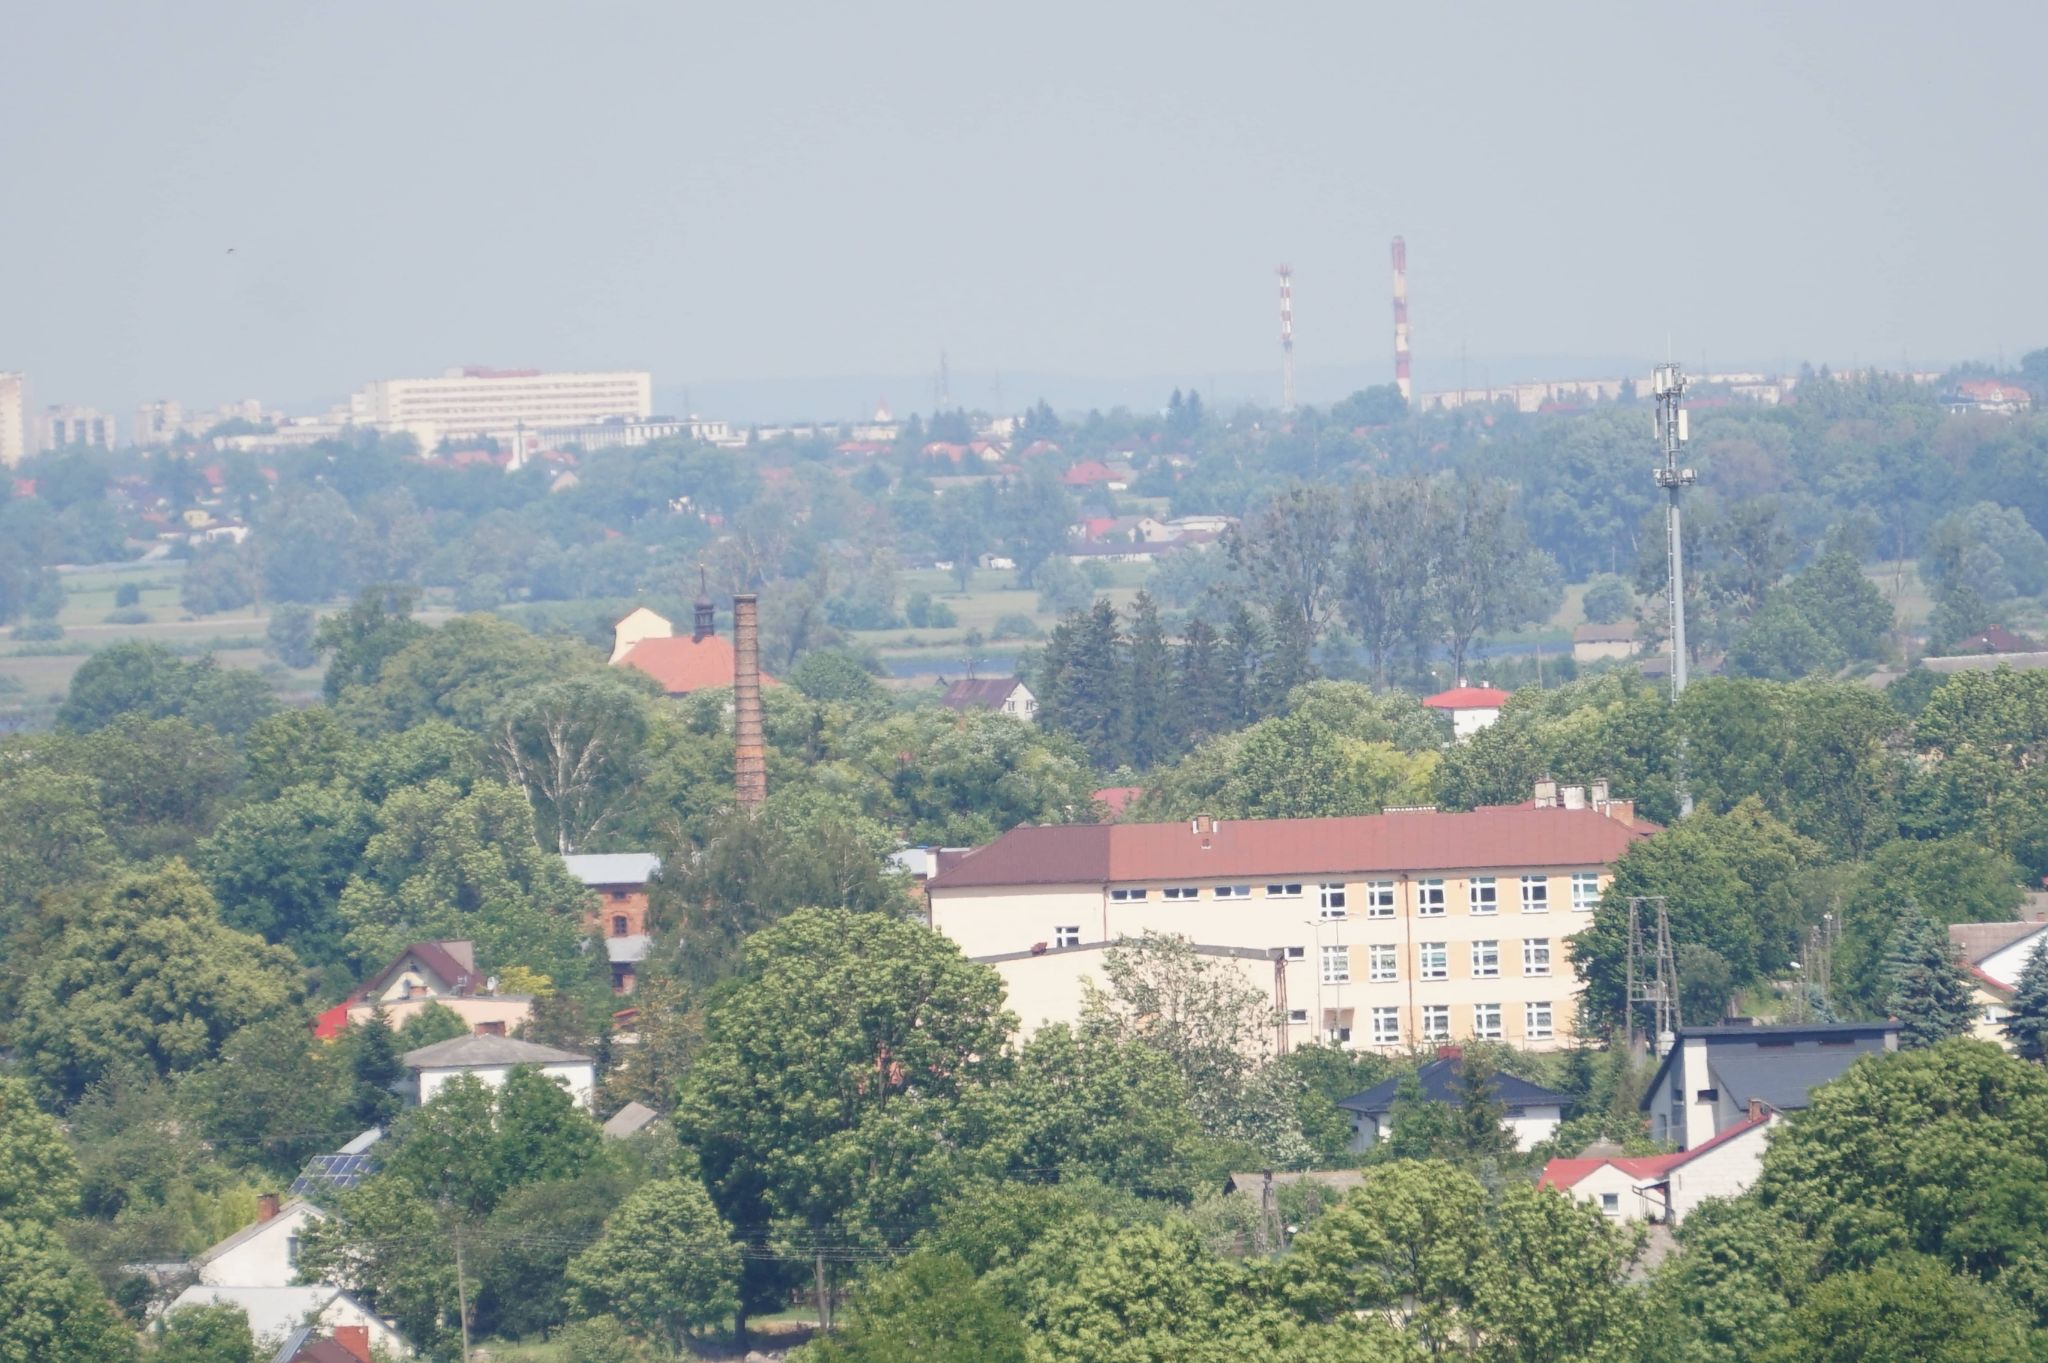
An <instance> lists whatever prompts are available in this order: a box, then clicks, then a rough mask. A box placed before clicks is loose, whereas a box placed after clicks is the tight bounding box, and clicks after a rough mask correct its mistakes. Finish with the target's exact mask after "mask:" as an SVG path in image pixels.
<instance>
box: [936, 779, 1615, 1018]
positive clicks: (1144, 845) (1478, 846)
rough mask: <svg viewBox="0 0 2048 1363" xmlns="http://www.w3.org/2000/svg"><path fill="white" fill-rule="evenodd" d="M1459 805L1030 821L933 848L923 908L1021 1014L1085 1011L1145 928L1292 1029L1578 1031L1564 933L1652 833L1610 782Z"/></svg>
mask: <svg viewBox="0 0 2048 1363" xmlns="http://www.w3.org/2000/svg"><path fill="white" fill-rule="evenodd" d="M1543 784H1544V788H1543V789H1542V790H1541V791H1540V792H1539V799H1538V802H1536V803H1532V804H1529V805H1520V806H1501V807H1495V808H1486V809H1478V810H1473V811H1470V812H1468V813H1444V812H1440V811H1437V810H1433V809H1432V810H1412V811H1397V812H1390V813H1386V814H1378V815H1371V816H1365V817H1359V818H1337V819H1268V820H1242V821H1228V820H1213V819H1208V818H1197V819H1193V820H1189V821H1187V822H1183V823H1158V824H1097V825H1069V826H1042V827H1026V828H1017V829H1013V830H1011V831H1010V832H1009V833H1006V834H1005V835H1003V836H1002V837H1001V838H998V839H997V840H996V841H995V842H993V843H990V844H989V845H987V846H986V847H981V848H976V849H975V850H973V851H971V852H967V853H963V854H954V855H942V858H941V861H940V869H939V872H938V874H936V875H935V876H933V877H932V878H931V879H930V880H928V881H926V882H925V886H924V889H925V892H926V895H927V897H928V902H929V905H930V914H931V924H932V926H933V927H934V928H936V929H937V930H939V931H940V932H943V933H945V934H946V935H947V936H949V937H951V938H953V940H954V941H956V942H958V943H959V944H960V946H961V948H962V950H964V951H965V952H966V953H967V954H968V955H969V956H971V957H974V958H976V959H978V960H982V961H984V962H986V963H988V964H989V965H992V966H993V967H994V968H995V969H996V970H997V971H998V972H999V973H1000V974H1001V975H1002V976H1003V979H1004V983H1005V986H1006V987H1007V989H1008V995H1009V1006H1010V1007H1011V1008H1012V1009H1013V1010H1014V1011H1015V1012H1017V1014H1018V1015H1019V1016H1020V1017H1021V1018H1022V1019H1023V1021H1024V1023H1025V1026H1026V1028H1027V1029H1029V1028H1032V1027H1036V1026H1038V1025H1040V1024H1043V1023H1046V1022H1055V1021H1069V1022H1071V1021H1073V1020H1074V1019H1075V1018H1076V1017H1077V1016H1078V1015H1079V1010H1080V1006H1081V1000H1082V997H1083V985H1082V981H1083V980H1084V979H1091V980H1095V981H1096V982H1098V983H1100V982H1101V973H1100V967H1101V962H1102V954H1103V952H1105V951H1106V950H1107V949H1108V948H1109V947H1110V946H1112V945H1114V944H1115V943H1116V942H1118V941H1119V940H1122V939H1125V938H1132V937H1138V936H1142V935H1143V934H1145V933H1147V932H1155V933H1165V934H1172V935H1177V936H1180V937H1184V938H1186V939H1188V940H1189V941H1190V942H1193V943H1194V944H1196V947H1197V950H1198V951H1199V952H1201V954H1203V955H1204V956H1206V957H1209V958H1211V959H1213V960H1216V961H1219V962H1227V963H1229V964H1230V965H1231V966H1233V967H1234V968H1235V969H1236V970H1237V971H1238V972H1239V973H1241V974H1242V976H1243V978H1244V979H1245V980H1246V981H1247V982H1248V983H1250V984H1252V985H1254V986H1255V987H1258V988H1260V989H1261V990H1262V991H1268V990H1269V991H1271V994H1272V998H1273V1006H1274V1008H1275V1010H1276V1013H1277V1015H1278V1016H1280V1017H1284V1018H1285V1019H1286V1022H1285V1025H1284V1035H1285V1037H1286V1043H1287V1045H1289V1046H1290V1047H1291V1046H1296V1045H1300V1044H1302V1043H1304V1042H1308V1041H1316V1040H1322V1041H1329V1042H1334V1043H1336V1044H1339V1045H1343V1046H1348V1047H1354V1048H1371V1049H1377V1050H1386V1051H1393V1050H1402V1049H1406V1048H1408V1047H1411V1046H1416V1045H1423V1044H1432V1043H1437V1042H1447V1041H1463V1040H1466V1039H1471V1038H1478V1039H1484V1040H1497V1041H1505V1042H1509V1043H1511V1044H1514V1045H1517V1046H1523V1047H1527V1048H1529V1049H1533V1050H1548V1049H1553V1048H1557V1047H1562V1046H1565V1045H1568V1044H1569V1043H1570V1042H1571V1040H1572V1039H1573V1032H1572V1026H1573V1021H1574V1013H1575V1005H1576V1001H1577V996H1578V993H1579V989H1580V982H1579V980H1578V979H1577V978H1576V977H1575V975H1574V974H1573V971H1572V966H1571V958H1570V954H1569V952H1568V951H1567V946H1568V944H1569V943H1570V941H1571V939H1572V937H1573V935H1574V934H1576V933H1577V932H1578V931H1580V929H1582V928H1584V927H1585V926H1586V925H1587V924H1588V923H1590V922H1591V921H1592V917H1593V908H1594V906H1595V905H1596V904H1597V903H1598V901H1599V899H1600V895H1601V892H1602V891H1603V890H1604V889H1605V888H1606V886H1607V883H1608V881H1609V880H1610V879H1611V877H1612V871H1613V865H1614V862H1615V861H1616V860H1617V859H1618V858H1619V857H1620V856H1621V854H1622V853H1623V852H1624V851H1626V850H1627V849H1628V847H1629V846H1630V845H1631V844H1633V843H1634V842H1635V841H1637V840H1638V839H1640V838H1644V837H1648V836H1650V835H1651V834H1652V833H1654V832H1655V831H1656V826H1655V825H1654V824H1648V823H1644V822H1640V821H1638V820H1637V819H1636V818H1635V809H1634V804H1633V802H1631V801H1626V800H1610V799H1608V798H1607V793H1606V790H1605V787H1604V785H1599V784H1596V785H1595V786H1594V787H1593V788H1592V791H1591V793H1590V795H1589V793H1588V792H1587V791H1586V790H1584V789H1583V788H1576V787H1570V788H1565V789H1562V790H1560V789H1559V788H1558V787H1556V786H1555V784H1554V783H1543Z"/></svg>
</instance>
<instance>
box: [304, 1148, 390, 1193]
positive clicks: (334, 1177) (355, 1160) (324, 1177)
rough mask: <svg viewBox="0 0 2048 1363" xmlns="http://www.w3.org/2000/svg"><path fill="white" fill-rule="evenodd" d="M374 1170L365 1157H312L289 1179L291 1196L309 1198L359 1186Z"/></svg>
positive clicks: (372, 1163)
mask: <svg viewBox="0 0 2048 1363" xmlns="http://www.w3.org/2000/svg"><path fill="white" fill-rule="evenodd" d="M376 1169H377V1166H376V1163H375V1161H374V1160H372V1159H371V1158H370V1156H368V1155H315V1156H313V1158H312V1159H311V1160H308V1161H307V1163H306V1167H305V1169H303V1170H302V1171H301V1172H300V1174H299V1176H298V1177H297V1178H296V1179H293V1180H292V1186H291V1193H292V1195H293V1196H294V1197H311V1196H316V1195H318V1194H320V1193H323V1192H332V1191H335V1190H337V1189H340V1190H346V1189H349V1188H353V1187H355V1186H356V1185H357V1184H358V1183H361V1182H362V1181H363V1180H364V1179H365V1178H366V1177H368V1176H369V1175H370V1174H373V1173H375V1172H376Z"/></svg>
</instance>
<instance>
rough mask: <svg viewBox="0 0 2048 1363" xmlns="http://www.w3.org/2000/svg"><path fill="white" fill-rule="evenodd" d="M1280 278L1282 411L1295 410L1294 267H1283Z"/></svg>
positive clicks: (1278, 270) (1279, 269)
mask: <svg viewBox="0 0 2048 1363" xmlns="http://www.w3.org/2000/svg"><path fill="white" fill-rule="evenodd" d="M1274 273H1275V274H1277V275H1279V276H1280V410H1282V411H1283V412H1291V411H1293V410H1294V267H1293V266H1292V265H1282V266H1280V267H1279V268H1278V269H1277V270H1275V271H1274Z"/></svg>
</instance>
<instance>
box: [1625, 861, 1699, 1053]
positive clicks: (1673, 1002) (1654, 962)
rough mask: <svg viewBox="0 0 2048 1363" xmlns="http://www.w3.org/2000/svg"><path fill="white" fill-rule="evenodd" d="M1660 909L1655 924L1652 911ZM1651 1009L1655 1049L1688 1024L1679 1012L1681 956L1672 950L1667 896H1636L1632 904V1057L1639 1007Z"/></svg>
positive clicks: (1628, 1024)
mask: <svg viewBox="0 0 2048 1363" xmlns="http://www.w3.org/2000/svg"><path fill="white" fill-rule="evenodd" d="M1652 908H1654V909H1655V910H1656V914H1655V921H1654V923H1652V922H1651V921H1648V920H1649V919H1650V914H1649V910H1651V909H1652ZM1643 1003H1647V1004H1649V1005H1650V1008H1651V1026H1652V1027H1653V1028H1654V1029H1655V1030H1654V1031H1652V1033H1651V1035H1650V1043H1651V1046H1652V1047H1653V1048H1655V1047H1659V1046H1662V1045H1663V1044H1664V1043H1665V1040H1666V1038H1668V1037H1671V1036H1674V1035H1676V1033H1677V1031H1678V1029H1679V1028H1680V1027H1683V1026H1684V1025H1685V1023H1684V1022H1683V1021H1682V1020H1681V1019H1680V1017H1679V1012H1678V957H1677V955H1676V953H1674V952H1673V951H1672V949H1671V917H1670V915H1669V914H1668V913H1667V912H1666V911H1665V903H1664V896H1663V895H1660V894H1656V895H1633V896H1631V897H1630V898H1629V901H1628V1002H1627V1003H1626V1004H1625V1005H1624V1008H1625V1010H1626V1013H1627V1022H1626V1027H1627V1037H1628V1047H1629V1051H1630V1053H1631V1054H1633V1053H1634V1050H1635V1041H1636V1005H1638V1004H1643Z"/></svg>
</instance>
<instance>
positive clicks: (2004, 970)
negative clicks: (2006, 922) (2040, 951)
mask: <svg viewBox="0 0 2048 1363" xmlns="http://www.w3.org/2000/svg"><path fill="white" fill-rule="evenodd" d="M2043 943H2048V924H2043V925H2042V927H2041V929H2040V931H2038V932H2035V933H2033V934H2031V935H2030V936H2026V937H2022V938H2020V940H2019V941H2017V942H2013V943H2010V944H2009V945H2006V946H2002V947H2000V948H1999V949H1998V950H1996V951H1994V952H1992V953H1991V954H1990V955H1989V956H1986V957H1985V958H1984V959H1983V960H1981V961H1979V962H1977V969H1979V970H1981V971H1983V972H1984V973H1985V974H1986V975H1989V976H1990V977H1991V978H1992V979H1994V980H1997V981H1998V982H1999V983H2000V984H2002V985H2004V986H2005V987H2006V988H2008V989H2010V988H2011V987H2012V986H2013V985H2014V984H2016V983H2018V982H2019V978H2020V972H2021V971H2022V970H2025V969H2026V968H2027V958H2028V957H2030V956H2032V955H2033V954H2034V948H2035V947H2038V946H2040V945H2042V944H2043Z"/></svg>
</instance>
